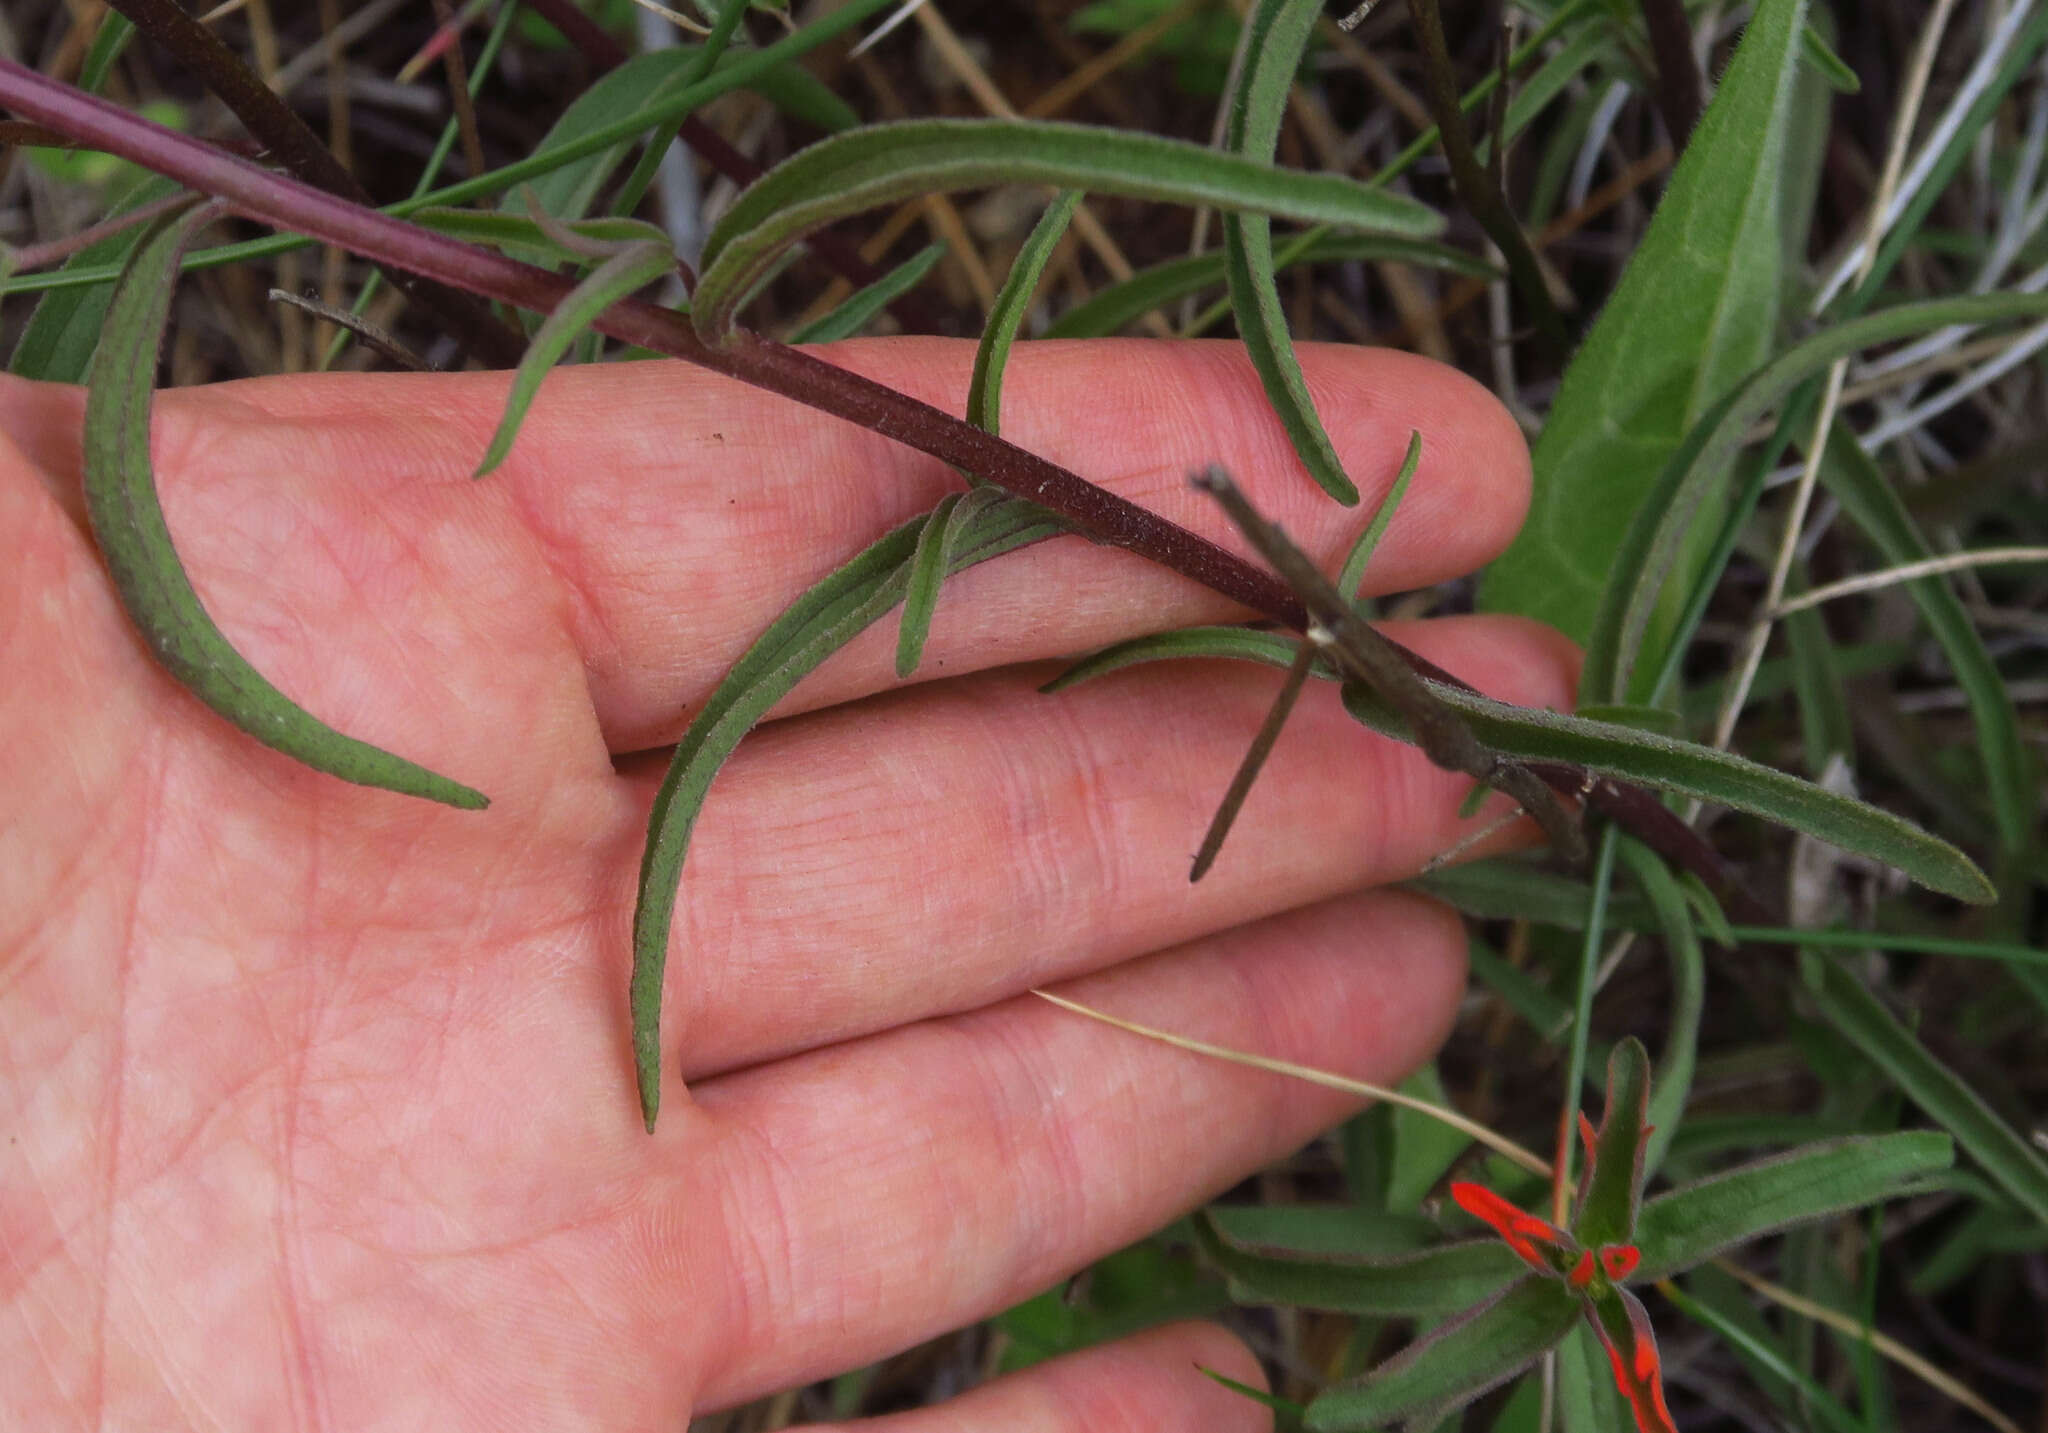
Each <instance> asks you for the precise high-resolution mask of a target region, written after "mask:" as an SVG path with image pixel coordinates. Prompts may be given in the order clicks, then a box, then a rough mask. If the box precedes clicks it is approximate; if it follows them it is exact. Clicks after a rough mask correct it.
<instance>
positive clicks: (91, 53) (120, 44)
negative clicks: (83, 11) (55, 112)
mask: <svg viewBox="0 0 2048 1433" xmlns="http://www.w3.org/2000/svg"><path fill="white" fill-rule="evenodd" d="M105 13H106V18H105V19H103V20H101V21H100V28H99V33H97V34H95V35H94V36H93V37H92V48H91V49H89V50H87V51H86V52H85V60H84V62H83V63H82V64H80V65H79V67H78V87H79V88H80V89H82V90H84V91H85V92H86V93H87V94H92V95H96V94H98V93H99V92H100V86H102V85H104V84H105V83H106V82H107V74H108V72H109V71H110V70H112V69H113V68H114V62H115V61H116V60H118V59H120V58H121V54H122V52H123V51H124V50H126V49H127V48H128V45H129V42H130V41H132V40H133V39H134V38H135V26H134V25H133V24H132V23H131V22H130V21H129V19H128V17H127V16H126V15H123V14H122V13H121V12H120V11H118V10H108V11H107V12H105Z"/></svg>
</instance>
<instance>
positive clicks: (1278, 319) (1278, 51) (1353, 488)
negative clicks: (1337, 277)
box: [1223, 0, 1358, 506]
mask: <svg viewBox="0 0 2048 1433" xmlns="http://www.w3.org/2000/svg"><path fill="white" fill-rule="evenodd" d="M1322 12H1323V3H1322V0H1257V3H1256V4H1254V5H1253V7H1252V10H1251V13H1250V14H1249V15H1248V16H1247V17H1246V19H1245V28H1244V34H1243V36H1242V37H1241V38H1240V40H1239V41H1238V55H1239V61H1238V82H1237V87H1236V89H1235V90H1233V91H1232V93H1231V94H1230V95H1229V96H1228V97H1227V98H1226V100H1225V103H1226V105H1227V106H1228V121H1227V123H1226V124H1225V126H1224V136H1223V146H1224V148H1225V149H1226V150H1228V151H1229V152H1230V153H1232V154H1237V155H1241V156H1243V157H1244V158H1246V159H1249V160H1252V161H1254V162H1256V163H1259V164H1271V163H1272V162H1273V151H1274V148H1275V146H1277V145H1278V143H1279V141H1280V122H1281V120H1282V119H1284V118H1285V117H1286V114H1287V96H1288V92H1289V91H1290V90H1292V89H1293V88H1294V76H1295V73H1296V72H1297V71H1298V70H1299V69H1300V68H1301V57H1302V54H1303V52H1304V51H1305V50H1306V49H1307V48H1308V41H1309V37H1310V36H1311V35H1313V34H1314V33H1315V26H1316V21H1317V20H1319V19H1320V18H1322ZM1223 255H1224V272H1225V275H1226V277H1227V278H1228V280H1229V284H1230V304H1231V308H1232V310H1233V311H1234V312H1235V313H1236V315H1237V332H1238V337H1239V338H1240V339H1241V340H1242V341H1243V343H1244V346H1245V352H1246V353H1247V354H1249V355H1250V357H1251V361H1252V367H1253V368H1254V369H1256V370H1257V371H1258V375H1259V382H1260V384H1261V385H1263V386H1264V388H1265V390H1266V401H1267V402H1268V403H1269V404H1271V405H1272V408H1273V412H1274V414H1275V415H1276V416H1277V417H1278V418H1279V419H1280V426H1281V427H1282V428H1284V429H1286V431H1287V439H1288V441H1289V442H1290V443H1292V444H1293V445H1294V452H1295V455H1296V456H1297V457H1299V458H1300V459H1301V462H1302V466H1303V467H1305V468H1307V469H1308V472H1309V476H1310V477H1312V478H1314V479H1315V480H1316V483H1317V485H1318V486H1320V487H1321V488H1322V490H1323V491H1324V492H1326V493H1328V494H1329V495H1330V496H1331V497H1333V498H1335V499H1336V500H1337V501H1338V502H1340V503H1344V504H1346V505H1347V506H1348V505H1350V504H1352V503H1355V502H1357V501H1358V487H1357V485H1356V484H1354V483H1353V482H1352V481H1351V479H1350V477H1349V476H1348V475H1347V474H1346V473H1345V471H1344V464H1343V462H1342V461H1341V460H1340V459H1339V458H1338V457H1337V448H1336V445H1335V444H1333V443H1332V442H1331V441H1330V435H1329V433H1328V432H1327V431H1325V429H1324V428H1323V422H1322V419H1320V418H1318V417H1317V416H1316V409H1315V404H1314V402H1313V401H1312V400H1311V399H1310V398H1309V393H1308V382H1307V380H1306V379H1304V378H1303V377H1302V373H1301V362H1300V360H1299V359H1297V358H1296V357H1295V354H1294V337H1293V335H1292V334H1290V333H1289V332H1288V331H1287V313H1286V309H1285V308H1284V306H1283V305H1282V303H1281V300H1280V287H1279V283H1278V281H1277V280H1276V279H1275V278H1274V274H1273V221H1272V220H1271V219H1269V218H1267V217H1266V216H1265V215H1264V214H1226V215H1224V217H1223Z"/></svg>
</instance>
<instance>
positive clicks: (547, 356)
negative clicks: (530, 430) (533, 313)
mask: <svg viewBox="0 0 2048 1433" xmlns="http://www.w3.org/2000/svg"><path fill="white" fill-rule="evenodd" d="M675 265H676V256H675V255H674V254H673V253H672V252H670V250H669V247H668V244H667V243H666V242H663V243H659V244H655V243H648V244H635V245H633V246H632V247H631V248H629V249H625V250H623V251H621V252H619V253H616V254H614V255H612V256H611V257H610V258H609V259H606V260H605V261H604V262H603V263H601V264H599V265H598V266H597V267H596V268H594V269H592V270H591V271H590V275H589V277H587V278H585V279H584V280H583V281H582V282H581V283H579V284H577V285H576V287H575V288H574V289H572V290H570V291H569V295H568V297H567V298H565V299H563V300H562V302H561V303H560V304H558V305H557V306H556V307H555V311H554V312H553V313H551V314H549V315H548V316H547V319H546V321H545V322H543V323H542V324H541V326H540V327H539V328H538V329H536V330H535V331H534V335H533V338H532V341H531V342H529V343H528V344H527V345H526V354H525V356H524V357H522V358H521V359H520V360H519V368H518V371H517V372H515V373H514V374H513V376H512V388H511V391H510V392H508V393H507V394H506V395H505V416H504V417H502V418H500V419H499V420H498V431H497V432H495V433H493V434H492V435H491V446H490V447H489V449H488V450H486V451H485V453H484V458H483V461H482V462H481V463H478V464H477V468H476V472H475V473H474V474H473V475H472V476H475V477H479V478H480V477H482V476H484V474H486V473H488V472H490V471H491V470H492V469H493V468H495V467H497V466H498V464H500V463H502V462H504V461H505V456H506V454H508V453H510V452H511V451H512V440H513V439H515V438H517V437H518V436H519V425H520V424H521V423H523V422H525V421H526V410H527V409H529V408H531V407H532V406H533V399H534V395H535V394H537V393H539V392H540V384H541V380H542V379H543V378H546V377H547V376H548V370H549V369H551V368H553V367H554V366H555V361H556V360H557V359H559V358H560V357H561V356H562V355H563V354H564V353H566V352H568V351H569V345H570V344H572V343H574V342H575V341H576V339H577V336H578V335H579V334H581V333H582V332H583V331H584V330H585V329H587V328H589V327H590V324H591V321H592V320H594V319H595V318H596V317H597V316H598V315H599V314H601V313H603V312H604V311H605V310H606V309H608V308H610V307H611V306H612V305H613V304H615V303H617V302H618V301H619V300H620V299H622V298H624V297H625V296H626V295H627V294H630V293H632V292H633V291H634V290H635V289H640V288H645V287H646V286H647V285H648V284H651V283H653V282H654V281H655V280H656V279H658V278H661V277H662V276H663V275H664V274H670V273H673V272H674V271H675Z"/></svg>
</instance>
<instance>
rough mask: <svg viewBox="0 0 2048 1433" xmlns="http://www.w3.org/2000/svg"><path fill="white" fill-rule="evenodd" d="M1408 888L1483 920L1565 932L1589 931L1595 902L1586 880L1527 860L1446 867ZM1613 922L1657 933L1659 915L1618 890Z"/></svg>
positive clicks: (1610, 910) (1611, 901) (1612, 900)
mask: <svg viewBox="0 0 2048 1433" xmlns="http://www.w3.org/2000/svg"><path fill="white" fill-rule="evenodd" d="M1404 884H1405V885H1408V886H1410V887H1412V888H1413V889H1415V890H1418V891H1421V892H1422V893H1423V894H1425V895H1430V896H1435V897H1436V898H1437V899H1438V900H1440V901H1443V902H1445V903H1446V904H1448V905H1452V906H1455V907H1457V909H1459V910H1461V911H1463V912H1464V913H1465V914H1466V915H1469V916H1475V917H1477V918H1478V919H1480V920H1528V921H1534V922H1535V923H1536V924H1537V925H1554V926H1557V927H1558V928H1559V929H1561V930H1580V929H1583V928H1584V926H1585V924H1586V909H1587V904H1588V902H1589V901H1590V900H1591V899H1592V891H1591V890H1590V889H1589V888H1588V887H1587V885H1586V883H1585V882H1584V881H1582V880H1578V879H1576V878H1575V877H1572V876H1567V875H1564V874H1562V873H1560V872H1557V871H1554V870H1551V869H1550V868H1549V867H1548V866H1547V865H1545V864H1543V862H1542V861H1541V860H1540V859H1533V860H1532V859H1530V858H1527V857H1523V856H1496V857H1494V858H1493V859H1491V860H1486V861H1468V862H1467V863H1465V864H1464V865H1461V866H1442V867H1439V868H1437V869H1436V870H1434V871H1429V872H1426V873H1424V874H1423V875H1420V876H1415V877H1413V878H1411V879H1410V880H1408V881H1406V882H1404ZM1607 923H1608V924H1609V925H1610V926H1617V927H1619V928H1621V929H1622V930H1654V929H1655V928H1656V916H1655V914H1654V912H1653V911H1652V910H1651V908H1650V905H1649V903H1648V902H1647V901H1645V900H1644V899H1643V898H1642V897H1641V896H1640V895H1638V894H1636V893H1635V892H1633V891H1615V892H1613V893H1612V894H1611V895H1610V896H1609V897H1608V904H1607Z"/></svg>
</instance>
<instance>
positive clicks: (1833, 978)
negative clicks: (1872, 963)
mask: <svg viewBox="0 0 2048 1433" xmlns="http://www.w3.org/2000/svg"><path fill="white" fill-rule="evenodd" d="M1803 964H1804V967H1805V970H1806V976H1807V984H1808V987H1809V988H1810V989H1811V990H1812V992H1813V997H1814V999H1815V1001H1816V1002H1817V1003H1818V1004H1819V1006H1820V1010H1821V1014H1822V1015H1824V1016H1826V1017H1827V1021H1828V1023H1829V1024H1830V1025H1833V1026H1834V1027H1835V1028H1836V1029H1837V1030H1840V1031H1841V1032H1842V1033H1843V1034H1844V1035H1846V1036H1848V1037H1849V1039H1850V1040H1852V1041H1853V1042H1855V1045H1856V1048H1857V1049H1858V1050H1859V1051H1861V1052H1862V1054H1863V1055H1864V1057H1865V1058H1866V1059H1868V1060H1869V1061H1870V1062H1871V1063H1872V1064H1874V1065H1876V1066H1877V1067H1878V1068H1879V1069H1880V1070H1882V1071H1884V1072H1885V1074H1886V1075H1888V1076H1889V1077H1890V1078H1891V1080H1892V1082H1893V1083H1894V1084H1896V1085H1897V1086H1898V1087H1899V1088H1900V1089H1902V1090H1904V1091H1905V1092H1906V1094H1907V1096H1908V1097H1910V1098H1911V1099H1912V1101H1913V1103H1914V1104H1916V1105H1918V1106H1920V1108H1921V1109H1923V1110H1925V1111H1926V1112H1927V1114H1928V1115H1929V1116H1931V1117H1932V1118H1933V1119H1934V1120H1936V1121H1937V1122H1939V1123H1940V1125H1941V1126H1942V1128H1944V1129H1946V1130H1947V1131H1948V1132H1949V1133H1950V1134H1952V1135H1954V1136H1955V1137H1956V1143H1957V1144H1960V1145H1961V1146H1962V1147H1963V1148H1964V1149H1965V1150H1966V1151H1968V1153H1969V1155H1970V1157H1971V1158H1972V1159H1974V1160H1976V1161H1977V1163H1978V1164H1980V1165H1982V1166H1983V1168H1984V1172H1985V1173H1986V1174H1988V1175H1989V1176H1991V1179H1992V1181H1993V1182H1994V1183H1995V1184H1997V1185H1998V1187H1999V1188H2000V1189H2003V1190H2004V1191H2005V1192H2006V1193H2007V1194H2008V1195H2010V1196H2011V1197H2012V1199H2013V1201H2014V1202H2015V1203H2017V1204H2018V1205H2019V1206H2020V1207H2021V1208H2022V1209H2024V1210H2026V1211H2027V1212H2028V1213H2029V1214H2031V1215H2033V1216H2034V1218H2036V1219H2038V1220H2040V1221H2041V1222H2042V1223H2043V1224H2048V1159H2043V1158H2042V1156H2041V1154H2040V1152H2039V1151H2038V1150H2036V1149H2035V1148H2034V1147H2033V1146H2032V1145H2031V1144H2029V1143H2028V1142H2027V1140H2026V1138H2025V1137H2024V1136H2023V1135H2021V1134H2020V1132H2019V1131H2018V1130H2016V1129H2014V1128H2013V1127H2012V1126H2011V1125H2010V1124H2008V1123H2007V1122H2006V1121H2005V1120H2003V1119H2001V1118H2000V1117H1999V1115H1998V1113H1997V1111H1995V1110H1993V1109H1992V1108H1991V1106H1990V1105H1988V1104H1986V1103H1985V1102H1984V1097H1983V1096H1982V1095H1980V1094H1978V1093H1977V1092H1976V1091H1975V1090H1973V1089H1971V1088H1970V1086H1969V1085H1968V1084H1967V1083H1966V1082H1965V1081H1964V1080H1963V1079H1962V1077H1961V1076H1959V1075H1957V1074H1956V1072H1955V1071H1954V1070H1951V1069H1950V1068H1949V1067H1948V1066H1947V1065H1945V1064H1943V1063H1942V1062H1941V1061H1940V1060H1938V1059H1936V1058H1935V1055H1934V1052H1933V1051H1932V1050H1929V1049H1928V1048H1927V1047H1926V1046H1925V1045H1923V1044H1922V1043H1920V1040H1919V1039H1918V1037H1916V1036H1915V1035H1914V1034H1913V1032H1912V1031H1910V1030H1908V1029H1907V1028H1906V1027H1905V1026H1904V1025H1901V1024H1900V1023H1899V1021H1898V1019H1897V1017H1896V1016H1894V1015H1893V1014H1892V1013H1891V1011H1889V1010H1887V1009H1885V1007H1884V1004H1883V1002H1881V1001H1880V1000H1879V999H1878V998H1877V997H1876V996H1875V995H1873V994H1871V992H1870V991H1869V989H1868V988H1866V987H1865V986H1864V984H1863V982H1862V981H1860V980H1858V979H1856V977H1855V976H1853V975H1851V974H1850V973H1849V972H1848V971H1847V970H1846V969H1844V968H1843V967H1842V965H1841V964H1840V963H1839V962H1837V961H1833V960H1829V959H1827V958H1825V957H1822V956H1812V955H1809V956H1808V957H1807V958H1806V959H1805V961H1804V962H1803Z"/></svg>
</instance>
